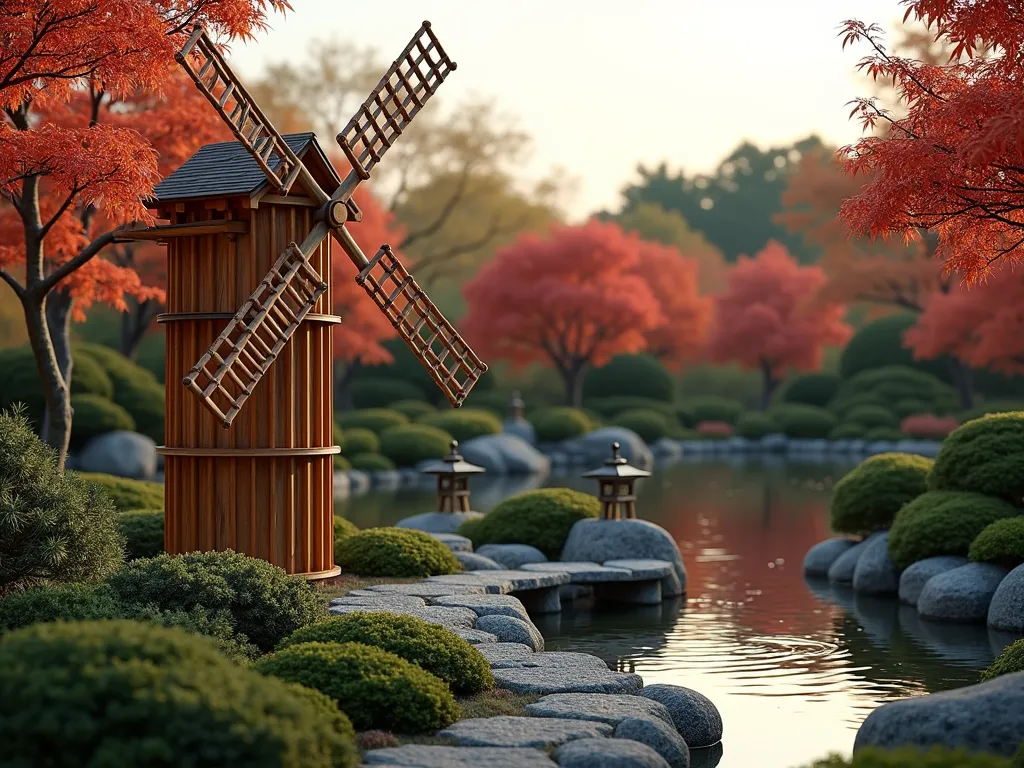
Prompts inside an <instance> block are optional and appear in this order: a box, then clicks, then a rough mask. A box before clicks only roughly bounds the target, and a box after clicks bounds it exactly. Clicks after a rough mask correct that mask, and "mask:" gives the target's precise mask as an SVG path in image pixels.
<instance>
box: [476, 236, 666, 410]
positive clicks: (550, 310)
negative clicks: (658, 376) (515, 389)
mask: <svg viewBox="0 0 1024 768" xmlns="http://www.w3.org/2000/svg"><path fill="white" fill-rule="evenodd" d="M640 259H641V245H640V240H639V238H638V237H637V236H636V235H634V234H627V233H625V232H623V231H622V230H621V229H620V228H619V227H618V226H617V225H615V224H610V223H601V222H598V221H590V222H588V223H586V224H584V225H582V226H556V227H554V228H552V230H551V232H550V233H549V234H548V236H546V237H540V236H538V235H533V234H528V235H523V236H521V237H520V238H519V239H517V240H516V241H515V242H514V243H513V244H511V245H509V246H506V247H505V248H502V249H500V250H499V251H498V252H497V253H496V254H495V256H494V258H493V260H491V261H490V262H488V263H487V264H485V265H484V266H483V267H482V268H481V269H480V271H479V272H478V273H477V275H476V277H474V278H473V279H472V280H470V281H469V282H468V283H466V285H465V286H464V287H463V294H464V296H465V298H466V303H467V311H466V315H465V317H464V318H463V321H462V323H461V324H460V325H461V326H462V331H463V333H464V334H465V337H466V341H467V342H469V344H470V345H471V346H473V348H474V350H475V351H476V352H477V353H478V354H480V355H481V356H483V357H484V358H488V357H490V358H502V359H506V360H509V361H510V362H511V363H513V364H514V365H517V366H522V365H527V364H529V363H533V362H540V363H546V364H549V365H551V366H553V367H554V368H555V370H557V371H558V373H559V375H560V376H561V378H562V381H563V383H564V385H565V399H566V402H567V403H568V404H569V405H573V406H576V407H579V405H580V403H581V399H582V383H583V374H584V373H585V372H586V370H587V369H588V368H589V367H590V366H594V365H601V364H603V363H605V362H607V361H608V360H609V359H610V358H611V357H612V356H613V355H616V354H619V353H626V352H640V351H643V350H644V349H645V348H646V346H647V334H648V333H649V332H650V331H653V330H654V329H656V328H658V327H660V326H662V325H663V324H664V322H665V315H664V314H663V313H662V311H661V308H660V305H659V303H658V300H657V297H656V296H655V295H654V293H653V292H652V291H651V288H650V286H649V285H648V283H647V280H645V279H644V278H643V277H642V276H640V275H639V274H637V268H638V266H639V262H640Z"/></svg>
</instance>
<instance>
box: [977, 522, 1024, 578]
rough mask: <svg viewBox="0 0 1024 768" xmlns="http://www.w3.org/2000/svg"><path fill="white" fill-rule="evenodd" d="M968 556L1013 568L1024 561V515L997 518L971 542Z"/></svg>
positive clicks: (978, 560)
mask: <svg viewBox="0 0 1024 768" xmlns="http://www.w3.org/2000/svg"><path fill="white" fill-rule="evenodd" d="M967 556H968V557H969V558H971V560H974V561H977V562H982V563H995V564H996V565H1001V566H1003V567H1004V568H1008V569H1013V568H1016V567H1017V566H1018V565H1020V564H1021V563H1024V515H1018V516H1017V517H1008V518H1005V519H1003V520H996V521H995V522H994V523H992V524H991V525H989V526H987V527H986V528H985V529H984V530H983V531H982V532H981V533H979V534H978V537H977V538H976V539H975V540H974V541H973V542H971V549H970V550H969V551H968V553H967Z"/></svg>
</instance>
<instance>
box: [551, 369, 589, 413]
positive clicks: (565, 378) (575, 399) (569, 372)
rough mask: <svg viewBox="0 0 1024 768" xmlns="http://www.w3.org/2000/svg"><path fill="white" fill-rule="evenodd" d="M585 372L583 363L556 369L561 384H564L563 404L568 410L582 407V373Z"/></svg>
mask: <svg viewBox="0 0 1024 768" xmlns="http://www.w3.org/2000/svg"><path fill="white" fill-rule="evenodd" d="M585 370H586V364H585V363H573V364H570V365H560V366H559V367H558V373H559V374H561V376H562V382H563V383H564V384H565V404H566V405H568V406H569V407H570V408H581V407H583V373H584V371H585Z"/></svg>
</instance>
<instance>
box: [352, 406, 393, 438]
mask: <svg viewBox="0 0 1024 768" xmlns="http://www.w3.org/2000/svg"><path fill="white" fill-rule="evenodd" d="M337 422H338V426H340V427H341V428H342V430H343V431H344V430H348V429H351V428H352V427H362V428H363V429H368V430H370V431H371V432H375V433H376V434H378V435H379V434H380V433H381V432H383V431H384V430H385V429H390V428H392V427H399V426H402V425H403V424H408V423H409V419H408V418H407V417H406V416H403V415H402V414H401V413H399V412H398V411H391V410H388V409H387V408H364V409H362V410H359V411H349V412H348V413H342V414H339V415H338V416H337Z"/></svg>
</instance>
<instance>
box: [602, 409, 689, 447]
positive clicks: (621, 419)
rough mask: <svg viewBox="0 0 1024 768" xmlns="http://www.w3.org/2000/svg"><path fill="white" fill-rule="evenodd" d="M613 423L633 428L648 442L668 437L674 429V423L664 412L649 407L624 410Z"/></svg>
mask: <svg viewBox="0 0 1024 768" xmlns="http://www.w3.org/2000/svg"><path fill="white" fill-rule="evenodd" d="M673 421H674V419H673ZM611 423H612V424H614V425H615V426H618V427H625V428H626V429H631V430H633V431H634V432H636V433H637V434H638V435H640V437H641V438H643V440H644V442H646V443H653V442H654V441H655V440H660V439H661V438H663V437H667V436H668V434H669V432H670V431H671V430H672V424H671V423H670V422H669V421H668V420H667V419H666V418H665V417H664V416H663V415H662V414H660V413H658V412H657V411H653V410H649V409H647V408H633V409H631V410H628V411H623V412H622V413H620V414H618V415H617V416H616V417H615V418H613V419H612V420H611Z"/></svg>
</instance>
